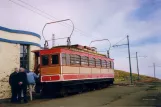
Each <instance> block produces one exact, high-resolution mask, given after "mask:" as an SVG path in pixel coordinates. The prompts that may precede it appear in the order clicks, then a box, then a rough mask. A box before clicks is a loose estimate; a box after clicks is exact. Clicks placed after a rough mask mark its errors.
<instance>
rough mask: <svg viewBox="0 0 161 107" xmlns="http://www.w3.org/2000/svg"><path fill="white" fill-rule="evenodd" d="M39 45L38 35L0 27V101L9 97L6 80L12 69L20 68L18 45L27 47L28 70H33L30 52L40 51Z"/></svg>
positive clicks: (32, 57) (9, 92)
mask: <svg viewBox="0 0 161 107" xmlns="http://www.w3.org/2000/svg"><path fill="white" fill-rule="evenodd" d="M39 43H40V36H39V35H38V34H35V33H32V32H28V31H20V30H12V29H8V28H4V27H1V26H0V99H4V98H9V97H10V96H11V89H10V86H9V83H8V80H9V75H10V74H11V73H12V72H13V71H14V68H15V67H17V68H19V67H20V44H25V45H29V69H30V70H33V68H34V54H33V53H32V52H31V51H33V50H38V49H40V44H39Z"/></svg>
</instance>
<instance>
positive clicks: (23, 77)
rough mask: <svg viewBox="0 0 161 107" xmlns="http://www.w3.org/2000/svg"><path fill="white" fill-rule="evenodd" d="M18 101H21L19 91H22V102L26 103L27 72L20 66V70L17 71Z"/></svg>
mask: <svg viewBox="0 0 161 107" xmlns="http://www.w3.org/2000/svg"><path fill="white" fill-rule="evenodd" d="M18 84H19V91H18V102H21V92H22V91H23V97H24V103H27V96H26V94H27V74H26V72H25V69H24V68H20V72H19V73H18Z"/></svg>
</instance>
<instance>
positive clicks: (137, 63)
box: [136, 52, 140, 80]
mask: <svg viewBox="0 0 161 107" xmlns="http://www.w3.org/2000/svg"><path fill="white" fill-rule="evenodd" d="M136 65H137V71H138V80H139V79H140V77H139V61H138V53H137V52H136Z"/></svg>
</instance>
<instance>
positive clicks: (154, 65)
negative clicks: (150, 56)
mask: <svg viewBox="0 0 161 107" xmlns="http://www.w3.org/2000/svg"><path fill="white" fill-rule="evenodd" d="M149 67H153V68H154V78H156V74H155V73H156V72H155V71H156V67H161V66H156V64H155V63H153V66H149Z"/></svg>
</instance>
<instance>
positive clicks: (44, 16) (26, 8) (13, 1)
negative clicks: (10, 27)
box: [9, 0, 51, 20]
mask: <svg viewBox="0 0 161 107" xmlns="http://www.w3.org/2000/svg"><path fill="white" fill-rule="evenodd" d="M9 1H10V2H12V3H14V4H17V5H19V6H21V7H23V8H25V9H28V10H30V11H32V12H34V13H36V14H38V15H40V16H42V17H44V18H47V19H49V20H51V19H50V18H49V17H46V16H44V15H42V14H40V13H38V12H36V11H34V10H32V9H30V8H27V7H25V6H23V5H21V4H19V3H17V2H14V1H12V0H9Z"/></svg>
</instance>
